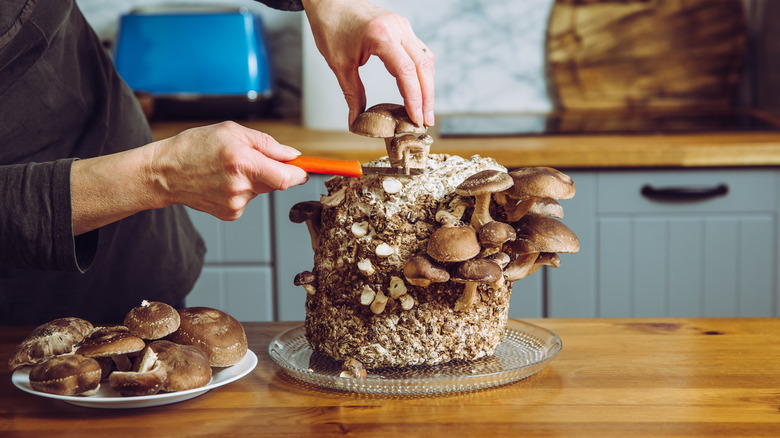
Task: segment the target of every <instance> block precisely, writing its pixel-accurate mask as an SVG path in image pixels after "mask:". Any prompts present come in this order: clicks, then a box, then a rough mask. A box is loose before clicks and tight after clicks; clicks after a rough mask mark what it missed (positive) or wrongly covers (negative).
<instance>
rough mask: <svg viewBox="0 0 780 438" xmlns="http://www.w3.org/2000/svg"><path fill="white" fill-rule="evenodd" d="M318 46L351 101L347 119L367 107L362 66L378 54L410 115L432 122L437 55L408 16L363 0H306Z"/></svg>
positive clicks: (418, 120)
mask: <svg viewBox="0 0 780 438" xmlns="http://www.w3.org/2000/svg"><path fill="white" fill-rule="evenodd" d="M303 4H304V9H305V10H306V16H307V18H308V20H309V24H310V25H311V28H312V32H313V34H314V40H315V42H316V43H317V48H318V49H319V51H320V53H322V55H323V56H324V57H325V60H326V61H327V62H328V66H330V68H331V70H333V72H334V73H335V74H336V78H337V79H338V82H339V85H340V86H341V89H342V91H343V92H344V98H345V99H346V101H347V105H348V106H349V124H350V125H351V124H352V122H353V121H354V120H355V118H356V117H357V116H358V114H360V113H361V112H363V110H365V108H366V92H365V88H364V87H363V82H362V81H361V79H360V75H359V71H358V69H359V68H360V66H362V65H364V64H365V63H366V62H368V59H369V57H371V55H376V56H377V57H379V59H381V60H382V62H383V63H384V65H385V68H387V71H388V72H389V73H390V74H391V75H393V77H395V78H396V83H397V84H398V89H399V91H400V92H401V96H402V97H403V99H404V105H405V107H406V112H407V113H408V114H409V117H410V118H411V119H412V121H414V122H415V123H416V124H417V125H420V126H422V125H427V126H432V125H433V123H434V115H433V104H434V85H433V75H434V56H433V52H431V50H430V49H429V48H427V47H426V46H425V44H423V42H422V41H420V40H419V39H418V38H417V37H416V36H415V34H414V32H413V31H412V28H411V26H410V25H409V21H408V20H407V19H406V18H404V17H402V16H400V15H398V14H395V13H393V12H390V11H388V10H386V9H383V8H380V7H378V6H376V5H374V4H371V3H369V2H367V1H365V0H319V1H315V0H303Z"/></svg>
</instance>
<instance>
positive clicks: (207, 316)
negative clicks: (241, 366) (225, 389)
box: [169, 307, 247, 367]
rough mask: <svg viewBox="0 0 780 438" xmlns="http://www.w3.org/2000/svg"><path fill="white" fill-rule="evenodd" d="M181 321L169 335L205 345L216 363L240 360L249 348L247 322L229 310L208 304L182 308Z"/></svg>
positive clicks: (189, 343) (210, 361)
mask: <svg viewBox="0 0 780 438" xmlns="http://www.w3.org/2000/svg"><path fill="white" fill-rule="evenodd" d="M179 315H180V317H181V324H180V325H179V329H178V330H176V331H175V332H173V333H172V334H171V335H170V336H169V339H170V340H171V341H173V342H177V343H179V344H184V345H194V346H196V347H199V348H200V349H202V350H203V351H204V352H205V353H206V356H207V357H208V358H209V363H210V364H211V366H213V367H227V366H231V365H235V364H237V363H238V362H239V361H240V360H241V359H243V358H244V356H245V355H246V352H247V340H246V332H245V331H244V326H242V325H241V323H240V322H238V321H237V320H236V319H235V318H233V317H232V316H230V315H228V314H227V313H225V312H223V311H221V310H217V309H212V308H209V307H186V308H184V309H181V310H179Z"/></svg>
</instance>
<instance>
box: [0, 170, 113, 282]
mask: <svg viewBox="0 0 780 438" xmlns="http://www.w3.org/2000/svg"><path fill="white" fill-rule="evenodd" d="M74 160H75V159H73V158H67V159H61V160H57V161H51V162H45V163H27V164H14V165H5V166H0V199H1V200H2V208H3V212H2V214H0V248H2V250H0V265H3V266H12V267H21V268H34V269H44V270H53V271H65V272H84V271H85V270H86V269H88V268H89V266H90V265H91V264H92V261H93V260H94V257H95V252H96V250H97V240H98V231H97V230H95V231H93V232H90V233H86V234H83V235H81V236H79V237H77V238H76V237H74V236H73V226H72V209H71V200H70V169H71V165H72V164H73V161H74Z"/></svg>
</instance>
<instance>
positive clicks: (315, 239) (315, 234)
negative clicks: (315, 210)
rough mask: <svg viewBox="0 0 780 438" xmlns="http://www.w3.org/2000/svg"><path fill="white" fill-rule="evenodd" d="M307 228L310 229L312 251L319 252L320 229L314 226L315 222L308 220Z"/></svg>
mask: <svg viewBox="0 0 780 438" xmlns="http://www.w3.org/2000/svg"><path fill="white" fill-rule="evenodd" d="M306 228H308V229H309V236H310V237H311V249H312V250H314V252H317V248H319V246H320V230H319V227H318V226H317V225H315V224H314V221H313V220H311V219H308V220H307V221H306Z"/></svg>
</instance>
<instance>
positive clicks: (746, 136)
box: [152, 119, 780, 169]
mask: <svg viewBox="0 0 780 438" xmlns="http://www.w3.org/2000/svg"><path fill="white" fill-rule="evenodd" d="M209 123H210V122H206V121H202V122H155V123H153V124H152V130H153V133H154V136H155V138H156V139H161V138H166V137H170V136H172V135H175V134H177V133H179V132H181V131H183V130H185V129H187V128H190V127H194V126H199V125H206V124H209ZM240 123H242V124H244V125H246V126H249V127H251V128H254V129H258V130H260V131H263V132H266V133H268V134H270V135H272V136H273V137H274V138H276V139H277V140H278V141H279V142H281V143H284V144H288V145H290V146H293V147H296V148H298V149H299V150H300V151H301V152H303V154H305V155H311V156H320V157H326V158H338V159H349V160H358V161H360V162H367V161H370V160H373V159H376V158H379V157H381V156H384V155H387V152H386V151H385V147H384V141H383V140H382V139H375V138H367V137H362V136H359V135H355V134H352V133H349V132H346V131H320V130H312V129H307V128H304V127H302V126H301V124H300V123H299V122H298V121H295V120H278V119H269V120H258V121H252V122H240ZM429 133H430V134H431V135H432V136H433V137H434V143H433V146H432V153H447V154H454V155H460V156H463V157H469V156H471V155H473V154H479V155H481V156H484V157H493V158H495V159H496V160H498V162H499V163H501V164H502V165H504V166H506V167H507V168H510V169H512V168H516V167H522V166H551V167H556V168H560V169H604V168H659V167H664V168H696V167H745V166H779V165H780V131H777V132H721V133H700V134H691V133H689V134H636V135H537V136H522V137H503V136H502V137H498V136H497V137H457V138H456V137H446V138H442V137H441V136H440V135H438V131H437V127H436V126H434V127H432V128H431V129H430V131H429Z"/></svg>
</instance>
